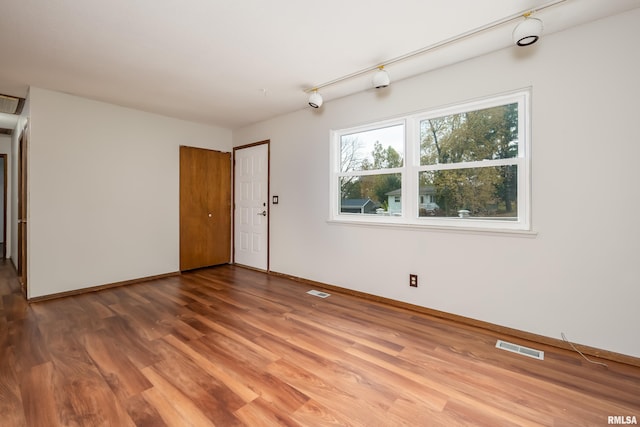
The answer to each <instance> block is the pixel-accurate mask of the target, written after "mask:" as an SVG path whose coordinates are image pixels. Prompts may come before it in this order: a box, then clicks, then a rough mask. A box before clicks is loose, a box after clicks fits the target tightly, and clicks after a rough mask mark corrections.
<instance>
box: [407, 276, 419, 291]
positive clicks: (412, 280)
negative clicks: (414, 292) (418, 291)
mask: <svg viewBox="0 0 640 427" xmlns="http://www.w3.org/2000/svg"><path fill="white" fill-rule="evenodd" d="M409 286H413V287H414V288H417V287H418V275H417V274H410V275H409Z"/></svg>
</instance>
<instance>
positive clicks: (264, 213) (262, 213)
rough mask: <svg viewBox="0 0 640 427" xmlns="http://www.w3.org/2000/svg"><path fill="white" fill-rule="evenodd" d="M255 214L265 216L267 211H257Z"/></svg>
mask: <svg viewBox="0 0 640 427" xmlns="http://www.w3.org/2000/svg"><path fill="white" fill-rule="evenodd" d="M257 215H262V216H267V211H262V212H258V213H257Z"/></svg>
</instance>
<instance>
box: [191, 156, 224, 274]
mask: <svg viewBox="0 0 640 427" xmlns="http://www.w3.org/2000/svg"><path fill="white" fill-rule="evenodd" d="M230 255H231V153H222V152H220V151H213V150H205V149H202V148H193V147H180V270H191V269H194V268H201V267H208V266H211V265H217V264H227V263H229V261H230Z"/></svg>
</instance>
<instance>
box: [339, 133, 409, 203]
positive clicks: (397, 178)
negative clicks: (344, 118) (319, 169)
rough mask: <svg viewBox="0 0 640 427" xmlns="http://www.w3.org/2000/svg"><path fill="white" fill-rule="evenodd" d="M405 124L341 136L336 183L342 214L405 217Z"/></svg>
mask: <svg viewBox="0 0 640 427" xmlns="http://www.w3.org/2000/svg"><path fill="white" fill-rule="evenodd" d="M404 128H405V126H404V123H390V124H384V125H381V126H378V127H372V128H364V129H361V130H352V131H350V132H345V133H342V134H340V135H339V137H338V139H337V144H338V146H339V147H338V148H339V150H338V151H339V157H340V160H339V162H340V164H339V172H338V174H337V180H336V183H337V185H338V189H337V191H338V195H339V199H340V209H339V211H340V214H341V215H342V216H344V215H351V214H357V215H361V216H362V215H364V216H368V215H384V214H386V215H394V216H398V215H401V214H402V204H401V202H400V200H401V195H402V175H403V172H404V146H405V143H404Z"/></svg>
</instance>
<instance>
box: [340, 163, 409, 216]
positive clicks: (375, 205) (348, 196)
mask: <svg viewBox="0 0 640 427" xmlns="http://www.w3.org/2000/svg"><path fill="white" fill-rule="evenodd" d="M339 185H340V213H356V214H367V215H401V214H402V203H401V197H400V196H401V192H402V176H401V174H399V173H394V174H380V175H367V176H350V177H341V178H340V181H339ZM396 197H397V198H396Z"/></svg>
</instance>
